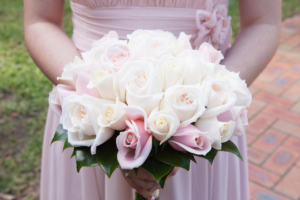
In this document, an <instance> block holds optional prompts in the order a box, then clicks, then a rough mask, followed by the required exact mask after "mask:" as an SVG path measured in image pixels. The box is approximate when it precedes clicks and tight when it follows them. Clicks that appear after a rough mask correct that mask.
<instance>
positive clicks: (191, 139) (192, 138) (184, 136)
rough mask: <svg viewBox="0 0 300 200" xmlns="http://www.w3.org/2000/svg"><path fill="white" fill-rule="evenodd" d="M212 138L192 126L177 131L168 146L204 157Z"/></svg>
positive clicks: (209, 148) (209, 147)
mask: <svg viewBox="0 0 300 200" xmlns="http://www.w3.org/2000/svg"><path fill="white" fill-rule="evenodd" d="M212 142H213V141H212V138H209V136H208V135H207V134H206V133H204V132H201V131H200V130H199V129H197V128H196V127H195V126H193V125H191V124H190V125H188V126H186V127H184V128H179V129H177V131H176V133H175V134H174V135H173V136H172V138H171V139H170V140H169V144H170V145H171V146H172V147H173V148H174V149H176V150H178V151H188V152H190V153H193V154H196V155H206V154H207V153H208V152H209V151H210V150H211V144H212Z"/></svg>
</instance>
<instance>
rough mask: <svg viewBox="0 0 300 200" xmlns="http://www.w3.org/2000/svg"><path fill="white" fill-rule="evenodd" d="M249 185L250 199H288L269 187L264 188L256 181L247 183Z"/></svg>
mask: <svg viewBox="0 0 300 200" xmlns="http://www.w3.org/2000/svg"><path fill="white" fill-rule="evenodd" d="M249 186H250V199H251V200H289V199H287V198H285V197H283V196H281V195H279V194H276V193H275V192H273V191H271V190H270V189H266V188H264V187H262V186H259V185H257V184H256V183H252V182H250V183H249Z"/></svg>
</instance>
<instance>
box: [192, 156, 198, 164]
mask: <svg viewBox="0 0 300 200" xmlns="http://www.w3.org/2000/svg"><path fill="white" fill-rule="evenodd" d="M191 161H193V162H194V163H196V164H197V161H196V159H195V157H194V155H191Z"/></svg>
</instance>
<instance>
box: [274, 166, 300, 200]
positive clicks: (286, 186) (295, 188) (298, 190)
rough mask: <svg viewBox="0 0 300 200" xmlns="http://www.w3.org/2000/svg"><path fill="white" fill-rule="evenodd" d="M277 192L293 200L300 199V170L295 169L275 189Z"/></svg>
mask: <svg viewBox="0 0 300 200" xmlns="http://www.w3.org/2000/svg"><path fill="white" fill-rule="evenodd" d="M275 190H276V191H277V192H279V193H281V194H284V195H286V196H288V197H291V198H293V199H298V198H300V168H298V167H293V168H292V169H291V170H290V171H289V172H288V174H287V175H286V176H285V177H284V178H283V179H282V180H281V181H280V182H279V184H278V185H277V186H276V187H275Z"/></svg>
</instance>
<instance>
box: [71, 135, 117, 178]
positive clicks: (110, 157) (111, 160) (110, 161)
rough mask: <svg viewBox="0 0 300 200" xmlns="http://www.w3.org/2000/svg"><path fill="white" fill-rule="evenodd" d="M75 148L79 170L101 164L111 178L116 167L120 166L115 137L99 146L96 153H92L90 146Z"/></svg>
mask: <svg viewBox="0 0 300 200" xmlns="http://www.w3.org/2000/svg"><path fill="white" fill-rule="evenodd" d="M75 150H76V164H77V171H78V172H79V171H80V169H81V168H82V167H92V166H97V165H99V166H100V167H101V168H102V169H103V171H104V172H105V174H106V175H107V176H108V177H109V178H110V177H111V175H112V173H113V172H114V171H115V169H116V168H117V167H119V162H118V160H117V153H118V149H117V146H116V139H115V138H111V139H109V140H108V141H106V142H105V143H103V144H102V145H100V146H98V147H97V149H96V154H95V155H92V154H91V151H90V147H75Z"/></svg>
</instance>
